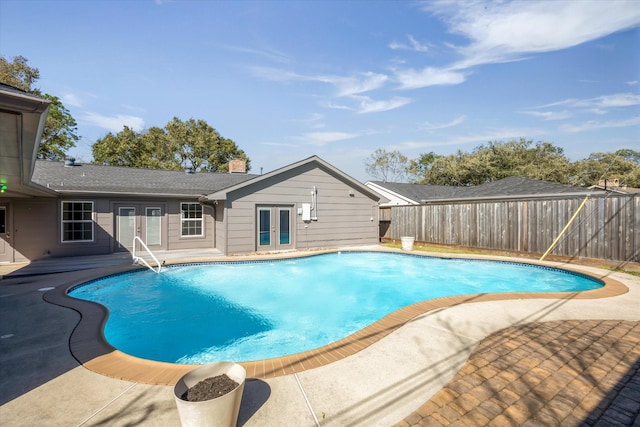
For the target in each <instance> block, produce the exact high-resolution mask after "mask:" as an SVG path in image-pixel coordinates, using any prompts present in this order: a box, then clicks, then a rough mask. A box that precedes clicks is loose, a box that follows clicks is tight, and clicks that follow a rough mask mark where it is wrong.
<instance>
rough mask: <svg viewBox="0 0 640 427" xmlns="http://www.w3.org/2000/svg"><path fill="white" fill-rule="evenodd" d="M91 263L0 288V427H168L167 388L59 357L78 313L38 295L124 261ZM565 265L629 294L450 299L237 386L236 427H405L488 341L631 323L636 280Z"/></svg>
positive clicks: (636, 308) (636, 312)
mask: <svg viewBox="0 0 640 427" xmlns="http://www.w3.org/2000/svg"><path fill="white" fill-rule="evenodd" d="M358 249H372V248H358ZM373 249H375V248H373ZM192 255H193V254H186V253H183V254H181V257H182V258H188V259H192V258H193V257H192ZM206 256H207V257H216V256H219V255H215V254H207V255H206ZM441 256H444V255H441ZM103 258H105V259H103V260H102V261H103V262H104V264H100V262H99V263H98V265H92V262H88V258H87V257H83V258H82V259H75V261H74V260H73V259H68V260H65V264H67V266H66V268H62V267H61V266H60V265H59V264H60V263H58V262H56V263H55V264H56V268H55V271H57V272H56V273H50V274H44V273H47V272H48V271H49V270H47V268H46V267H44V268H43V269H42V270H40V271H38V270H34V268H36V267H37V266H36V264H37V263H33V264H31V265H30V266H26V267H25V268H24V269H22V270H21V271H18V272H17V273H18V275H15V276H14V277H11V275H9V276H8V277H7V276H5V278H4V279H3V280H2V281H0V374H1V375H0V398H1V400H0V404H1V405H2V406H0V423H2V424H3V425H18V426H20V425H24V426H28V425H37V424H46V425H61V426H62V425H64V426H69V425H76V426H80V425H87V426H88V425H94V426H97V425H153V426H165V425H166V426H175V425H179V421H178V416H177V412H176V410H175V404H174V402H173V396H172V387H171V386H166V385H165V386H160V385H149V384H141V383H136V382H131V381H125V380H120V379H114V378H110V377H107V376H104V375H100V374H97V373H95V372H92V371H90V370H88V369H87V368H85V367H84V366H82V365H80V364H79V363H78V362H77V361H76V359H75V358H74V357H73V355H72V354H71V352H70V350H69V338H70V337H71V334H72V332H73V330H74V328H76V326H77V324H78V321H79V320H80V315H79V314H78V313H77V312H76V311H74V310H70V309H68V308H63V307H60V306H57V305H53V304H50V303H47V302H46V301H44V299H43V296H44V294H45V292H47V291H45V289H46V288H50V287H56V288H59V287H63V286H66V285H67V284H69V283H72V282H77V281H82V280H87V279H88V278H91V277H94V276H95V275H96V274H105V273H109V272H112V271H114V270H119V269H122V268H126V265H125V261H126V262H127V263H128V260H122V261H121V260H118V259H116V258H115V257H113V258H109V257H103ZM261 258H263V257H261ZM492 258H495V257H492ZM161 259H162V258H161ZM230 259H237V260H240V259H243V258H240V257H231V258H230ZM509 259H510V260H514V259H513V258H509ZM74 262H75V263H76V264H75V266H74ZM547 264H548V265H553V266H560V267H562V266H563V265H561V264H558V263H547ZM100 265H103V266H100ZM571 267H572V268H574V269H579V270H581V271H585V272H588V273H592V274H594V275H596V276H598V277H600V276H603V277H610V278H613V279H615V280H617V281H620V282H622V283H624V285H626V287H627V288H628V289H629V292H626V293H622V294H620V293H618V295H617V296H608V297H604V298H596V299H585V298H580V297H578V296H577V294H573V295H564V296H559V297H556V298H549V299H544V298H536V299H517V296H512V297H513V298H516V299H511V300H508V301H504V300H503V301H480V299H477V300H471V301H467V302H465V303H463V304H460V301H458V302H457V303H456V302H455V301H454V302H453V303H454V305H451V306H446V307H439V308H435V309H434V310H431V311H428V312H426V313H424V314H419V315H417V316H416V317H413V318H411V320H409V321H408V322H406V323H404V325H403V326H401V327H399V328H397V329H395V330H394V331H393V332H392V333H390V334H387V335H386V336H384V337H383V338H382V339H380V340H378V341H376V342H373V343H371V344H370V345H368V346H367V347H365V348H363V349H361V350H360V351H358V352H356V353H354V354H351V355H350V356H348V357H345V358H343V359H341V360H339V361H335V362H333V363H328V364H324V365H322V366H318V367H315V368H313V369H306V370H302V371H300V372H297V373H295V374H288V375H281V376H278V377H273V378H262V379H256V378H251V379H249V380H248V381H247V384H246V386H245V393H244V397H243V402H242V406H241V411H240V418H239V423H238V424H239V425H246V426H265V425H267V426H269V425H299V426H306V425H308V426H314V425H336V426H343V425H380V426H388V425H393V424H394V423H400V422H407V424H406V425H412V423H411V422H409V421H407V420H408V418H407V417H411V416H412V415H415V413H416V411H418V410H419V409H420V408H421V407H423V405H425V403H427V402H428V401H429V400H430V398H432V397H434V396H436V395H437V394H438V393H439V392H441V391H442V390H446V387H445V386H447V384H448V383H449V381H450V380H452V379H454V376H455V375H456V373H458V372H459V371H460V370H461V369H463V367H466V366H467V365H466V363H467V359H468V358H469V356H470V355H471V354H472V352H473V351H474V349H476V348H477V347H478V344H479V343H481V342H482V341H483V340H484V339H485V338H487V337H488V336H489V335H491V334H493V333H494V332H496V331H499V330H501V329H503V328H507V327H512V326H519V325H524V324H529V323H532V322H548V321H558V320H573V319H578V320H590V321H598V322H599V321H600V320H609V319H613V320H626V321H638V320H640V278H638V277H634V276H630V275H625V274H621V273H612V272H611V271H607V270H601V269H597V268H592V267H578V266H571ZM0 268H2V267H0ZM29 268H31V270H30V271H31V272H30V273H27V272H28V271H29ZM77 268H81V269H80V270H78V269H77ZM2 271H3V270H0V272H2ZM21 272H22V275H20V273H21ZM0 274H5V273H4V272H2V273H0ZM54 292H55V291H54ZM562 323H564V322H562ZM636 330H637V328H636ZM610 369H613V368H610ZM249 376H250V377H251V376H252V375H251V373H249ZM436 397H437V396H436ZM500 415H503V414H500ZM496 417H498V415H496ZM403 420H405V421H403ZM409 420H410V419H409ZM413 420H414V421H415V420H417V418H416V417H415V416H414V418H413ZM452 422H453V421H452ZM415 424H417V422H416V423H415ZM403 425H405V424H403Z"/></svg>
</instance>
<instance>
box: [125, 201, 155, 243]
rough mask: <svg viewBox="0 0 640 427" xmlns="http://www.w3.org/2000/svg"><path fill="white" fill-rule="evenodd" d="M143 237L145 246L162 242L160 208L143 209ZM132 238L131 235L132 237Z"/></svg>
mask: <svg viewBox="0 0 640 427" xmlns="http://www.w3.org/2000/svg"><path fill="white" fill-rule="evenodd" d="M145 213H146V217H145V219H146V220H145V238H146V244H147V246H158V245H161V244H162V209H161V208H146V209H145ZM132 239H133V237H132Z"/></svg>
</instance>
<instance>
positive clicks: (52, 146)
mask: <svg viewBox="0 0 640 427" xmlns="http://www.w3.org/2000/svg"><path fill="white" fill-rule="evenodd" d="M43 98H45V99H48V100H49V101H51V106H50V107H49V114H47V120H46V122H45V125H44V130H43V131H42V139H41V140H40V147H39V148H38V158H39V159H50V160H59V159H63V158H64V156H65V153H66V152H67V151H68V150H69V149H70V148H73V147H75V146H76V142H78V140H79V139H80V138H79V137H78V135H77V134H76V131H77V130H78V124H77V123H76V121H75V119H74V118H73V116H72V115H71V113H70V112H69V110H67V109H66V108H65V107H64V105H62V102H60V99H59V98H58V97H57V96H52V95H49V94H44V95H43Z"/></svg>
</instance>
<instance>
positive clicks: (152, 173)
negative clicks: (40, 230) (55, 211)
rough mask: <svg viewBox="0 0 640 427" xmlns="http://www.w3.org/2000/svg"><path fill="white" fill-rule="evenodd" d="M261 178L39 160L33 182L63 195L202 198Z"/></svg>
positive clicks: (243, 175) (246, 175)
mask: <svg viewBox="0 0 640 427" xmlns="http://www.w3.org/2000/svg"><path fill="white" fill-rule="evenodd" d="M256 176H257V175H249V174H232V173H207V172H198V173H193V174H187V173H185V172H184V171H168V170H157V169H141V168H128V167H120V166H102V165H94V164H78V163H75V165H74V166H65V163H64V162H57V161H48V160H38V161H37V162H36V167H35V170H34V173H33V181H34V182H36V183H37V184H40V185H42V186H44V187H47V188H50V189H53V190H55V191H57V192H58V193H61V194H100V193H101V194H118V195H123V194H130V195H153V196H172V197H178V196H191V197H193V196H201V195H203V194H208V193H211V192H214V191H218V190H221V189H223V188H225V187H229V186H233V185H236V184H238V183H240V182H244V181H248V180H251V179H253V178H255V177H256Z"/></svg>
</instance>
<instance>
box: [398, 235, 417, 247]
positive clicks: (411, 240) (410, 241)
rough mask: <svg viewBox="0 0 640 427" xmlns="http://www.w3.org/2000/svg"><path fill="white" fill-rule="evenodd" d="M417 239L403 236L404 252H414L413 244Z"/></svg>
mask: <svg viewBox="0 0 640 427" xmlns="http://www.w3.org/2000/svg"><path fill="white" fill-rule="evenodd" d="M415 240H416V238H415V237H410V236H403V237H400V241H401V242H402V250H403V251H412V250H413V243H414V242H415Z"/></svg>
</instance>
